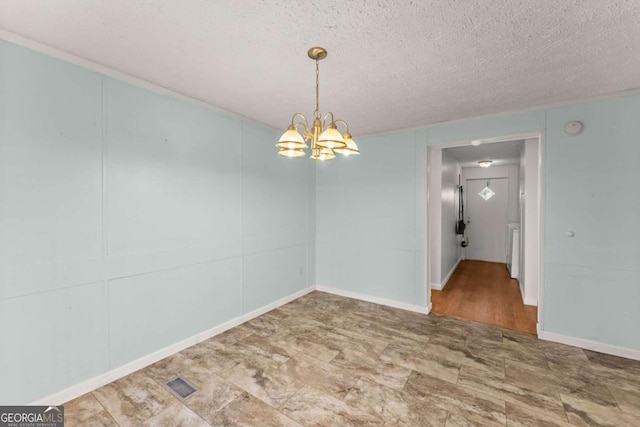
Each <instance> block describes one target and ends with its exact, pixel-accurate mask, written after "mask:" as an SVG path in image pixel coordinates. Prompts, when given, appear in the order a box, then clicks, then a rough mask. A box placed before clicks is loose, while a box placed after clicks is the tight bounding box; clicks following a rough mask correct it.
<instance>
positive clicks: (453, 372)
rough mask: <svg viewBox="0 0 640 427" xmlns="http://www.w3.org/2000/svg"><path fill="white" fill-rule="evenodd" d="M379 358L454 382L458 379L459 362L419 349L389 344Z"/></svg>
mask: <svg viewBox="0 0 640 427" xmlns="http://www.w3.org/2000/svg"><path fill="white" fill-rule="evenodd" d="M380 359H381V360H382V361H384V362H389V363H393V364H396V365H400V366H403V367H405V368H407V369H411V370H413V371H418V372H421V373H423V374H426V375H431V376H433V377H436V378H440V379H442V380H444V381H448V382H450V383H454V384H455V383H456V381H457V380H458V374H459V372H460V364H459V363H456V362H455V361H448V360H446V359H444V358H441V357H434V356H431V355H428V354H425V353H423V352H421V351H412V350H410V349H406V348H404V347H396V346H395V345H389V346H388V347H387V348H386V349H385V350H384V352H383V353H382V355H381V356H380Z"/></svg>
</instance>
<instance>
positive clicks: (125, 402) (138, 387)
mask: <svg viewBox="0 0 640 427" xmlns="http://www.w3.org/2000/svg"><path fill="white" fill-rule="evenodd" d="M93 395H94V396H95V397H96V399H98V401H99V402H100V404H102V406H103V407H104V408H105V409H106V410H107V411H109V414H111V416H112V417H113V418H114V419H115V420H116V422H117V423H118V424H119V425H120V426H121V427H127V426H135V425H140V424H142V423H143V422H145V421H147V420H148V419H149V418H151V417H152V416H154V415H156V414H157V413H159V412H160V411H162V410H163V409H165V408H167V407H169V406H170V405H172V404H174V403H175V402H176V401H177V399H176V398H175V397H173V396H172V395H171V394H170V393H169V392H168V391H167V390H165V389H164V388H163V387H162V386H160V385H159V384H158V383H156V382H155V381H153V380H152V379H151V378H149V377H148V376H146V375H145V374H144V373H142V372H141V371H137V372H134V373H133V374H131V375H127V376H126V377H124V378H121V379H119V380H117V381H114V382H112V383H110V384H107V385H105V386H103V387H100V388H99V389H97V390H95V391H94V392H93Z"/></svg>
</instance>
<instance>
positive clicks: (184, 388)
mask: <svg viewBox="0 0 640 427" xmlns="http://www.w3.org/2000/svg"><path fill="white" fill-rule="evenodd" d="M166 386H167V388H168V389H169V391H170V392H171V393H173V395H174V396H176V397H177V398H178V399H180V400H184V399H186V398H187V397H189V396H191V395H192V394H193V393H195V392H196V391H198V389H197V388H195V387H194V386H193V384H191V383H190V382H189V381H187V380H185V379H184V378H182V377H178V378H175V379H173V380H171V381H169V382H167V384H166Z"/></svg>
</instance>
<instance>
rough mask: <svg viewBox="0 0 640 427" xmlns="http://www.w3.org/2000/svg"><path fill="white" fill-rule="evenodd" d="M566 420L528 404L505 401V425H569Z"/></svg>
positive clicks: (565, 426) (528, 426)
mask: <svg viewBox="0 0 640 427" xmlns="http://www.w3.org/2000/svg"><path fill="white" fill-rule="evenodd" d="M570 425H571V424H569V422H568V420H567V419H566V418H565V419H564V420H562V419H560V418H558V417H556V416H553V415H549V414H548V413H547V412H545V411H541V410H539V409H535V408H532V407H530V406H528V405H516V404H513V403H510V402H507V427H539V426H547V427H569V426H570Z"/></svg>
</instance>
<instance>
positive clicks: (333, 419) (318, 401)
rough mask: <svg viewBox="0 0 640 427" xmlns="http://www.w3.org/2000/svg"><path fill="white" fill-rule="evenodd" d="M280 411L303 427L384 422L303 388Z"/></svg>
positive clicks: (363, 424)
mask: <svg viewBox="0 0 640 427" xmlns="http://www.w3.org/2000/svg"><path fill="white" fill-rule="evenodd" d="M281 411H282V412H283V413H284V414H285V415H287V416H289V417H290V418H293V419H294V420H296V421H297V422H299V423H300V424H302V425H304V426H305V427H333V426H335V427H345V426H382V425H383V424H384V421H383V420H382V419H381V418H380V417H378V416H376V415H373V414H371V413H368V412H366V411H362V410H360V409H358V408H355V407H353V406H351V405H349V404H347V403H346V402H344V401H342V400H340V399H336V398H334V397H331V396H329V395H326V394H324V393H321V392H320V391H318V390H315V389H313V388H311V387H305V388H303V389H302V390H300V391H299V392H298V393H296V394H295V395H293V396H292V397H291V399H289V400H288V401H287V402H286V403H285V404H284V405H283V406H282V408H281Z"/></svg>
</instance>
